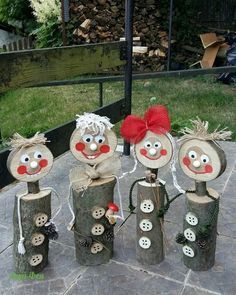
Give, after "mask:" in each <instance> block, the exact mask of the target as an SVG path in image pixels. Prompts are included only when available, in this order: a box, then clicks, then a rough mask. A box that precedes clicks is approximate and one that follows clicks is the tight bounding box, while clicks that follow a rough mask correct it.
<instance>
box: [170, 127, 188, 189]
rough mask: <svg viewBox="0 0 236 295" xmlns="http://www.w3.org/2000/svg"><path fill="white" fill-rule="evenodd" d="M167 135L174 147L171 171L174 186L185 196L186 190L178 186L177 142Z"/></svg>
mask: <svg viewBox="0 0 236 295" xmlns="http://www.w3.org/2000/svg"><path fill="white" fill-rule="evenodd" d="M166 135H167V137H168V138H169V140H170V142H171V143H172V146H173V155H172V159H171V162H170V169H171V174H172V178H173V184H174V186H175V188H177V190H178V191H179V192H180V193H182V194H185V190H183V189H182V187H181V186H180V185H179V184H178V181H177V177H176V167H175V162H176V144H175V141H174V139H173V137H172V136H171V135H170V133H166Z"/></svg>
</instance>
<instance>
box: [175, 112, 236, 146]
mask: <svg viewBox="0 0 236 295" xmlns="http://www.w3.org/2000/svg"><path fill="white" fill-rule="evenodd" d="M190 122H191V123H192V128H188V127H185V128H183V129H182V130H181V133H183V136H182V137H181V138H180V140H179V141H184V140H188V139H193V138H199V139H201V140H213V141H215V140H226V139H231V135H232V132H231V131H230V130H227V127H226V128H223V129H220V125H219V126H218V127H217V128H216V129H215V130H214V131H213V132H212V133H210V132H209V131H208V127H209V123H208V122H207V121H201V120H200V119H199V118H198V117H197V119H196V120H190Z"/></svg>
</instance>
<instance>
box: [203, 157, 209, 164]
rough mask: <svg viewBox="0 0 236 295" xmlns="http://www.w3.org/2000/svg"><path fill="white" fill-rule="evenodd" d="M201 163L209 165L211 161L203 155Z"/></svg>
mask: <svg viewBox="0 0 236 295" xmlns="http://www.w3.org/2000/svg"><path fill="white" fill-rule="evenodd" d="M201 161H202V163H204V164H205V163H208V162H209V161H210V159H209V157H208V156H207V155H202V156H201Z"/></svg>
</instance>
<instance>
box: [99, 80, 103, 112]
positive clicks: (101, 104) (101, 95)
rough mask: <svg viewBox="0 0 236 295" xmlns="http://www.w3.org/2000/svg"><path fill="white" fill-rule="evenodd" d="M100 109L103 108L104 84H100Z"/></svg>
mask: <svg viewBox="0 0 236 295" xmlns="http://www.w3.org/2000/svg"><path fill="white" fill-rule="evenodd" d="M99 107H100V108H101V107H103V83H102V82H100V83H99Z"/></svg>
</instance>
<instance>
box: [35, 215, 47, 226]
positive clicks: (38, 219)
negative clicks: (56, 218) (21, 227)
mask: <svg viewBox="0 0 236 295" xmlns="http://www.w3.org/2000/svg"><path fill="white" fill-rule="evenodd" d="M47 221H48V216H47V214H45V213H39V214H37V215H35V217H34V223H35V225H36V226H37V227H42V226H43V225H44V224H45V223H46V222H47Z"/></svg>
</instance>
